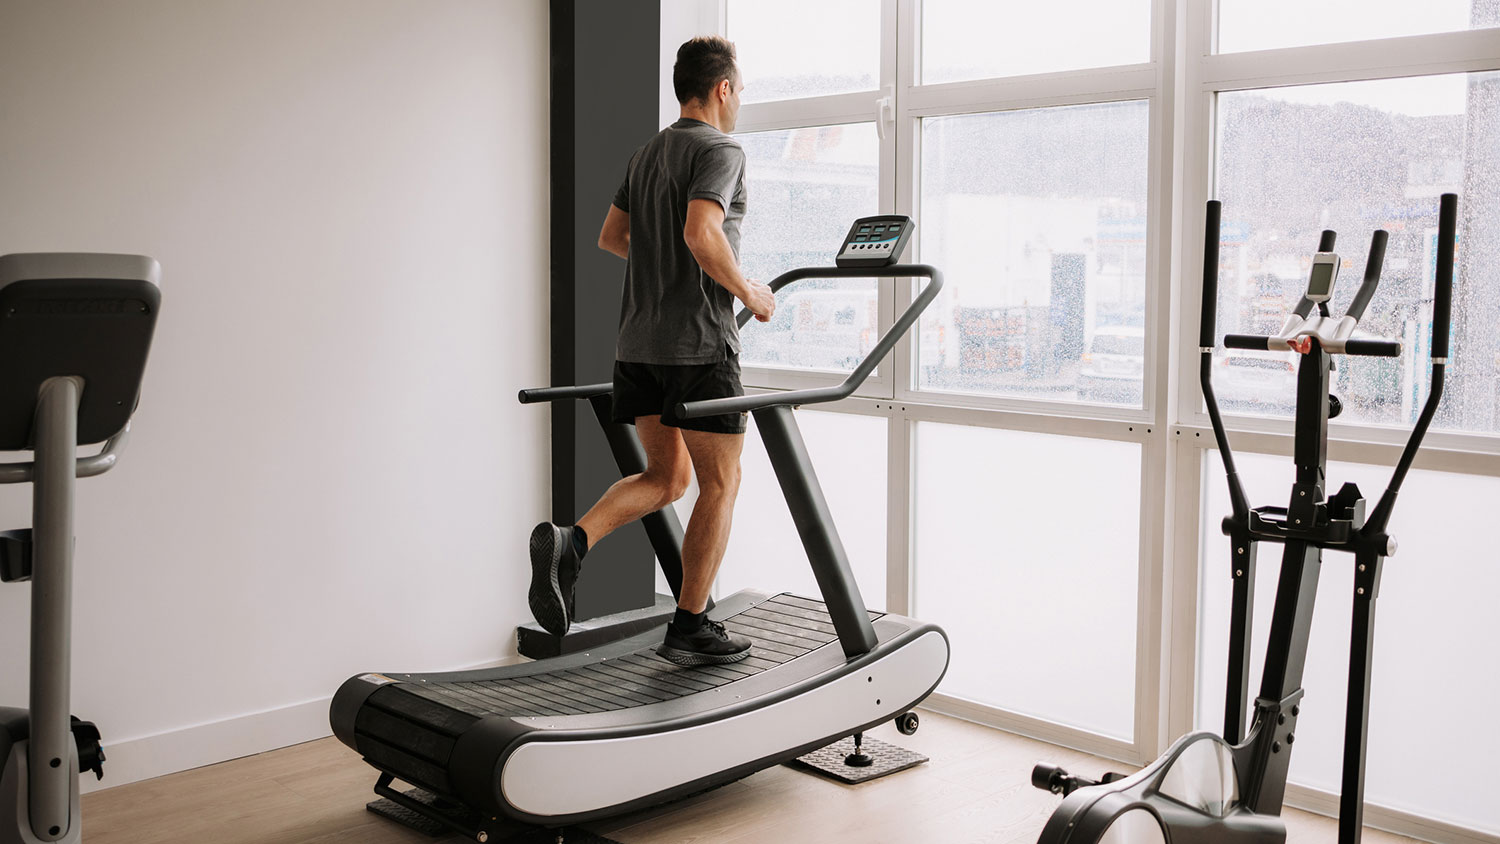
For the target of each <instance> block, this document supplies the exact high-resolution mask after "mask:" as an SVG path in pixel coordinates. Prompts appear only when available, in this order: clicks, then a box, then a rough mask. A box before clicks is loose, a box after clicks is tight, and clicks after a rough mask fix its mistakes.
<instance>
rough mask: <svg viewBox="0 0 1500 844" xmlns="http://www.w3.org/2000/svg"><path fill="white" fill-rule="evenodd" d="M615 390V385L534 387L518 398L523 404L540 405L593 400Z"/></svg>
mask: <svg viewBox="0 0 1500 844" xmlns="http://www.w3.org/2000/svg"><path fill="white" fill-rule="evenodd" d="M613 389H614V385H613V384H579V385H577V386H564V387H532V388H531V389H529V390H522V391H521V392H520V394H519V395H517V396H516V398H517V399H519V400H520V402H521V404H538V403H541V402H544V401H567V400H568V399H591V398H593V397H595V396H602V395H604V394H606V393H608V392H610V391H611V390H613Z"/></svg>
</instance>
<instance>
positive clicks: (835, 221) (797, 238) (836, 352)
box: [738, 123, 880, 371]
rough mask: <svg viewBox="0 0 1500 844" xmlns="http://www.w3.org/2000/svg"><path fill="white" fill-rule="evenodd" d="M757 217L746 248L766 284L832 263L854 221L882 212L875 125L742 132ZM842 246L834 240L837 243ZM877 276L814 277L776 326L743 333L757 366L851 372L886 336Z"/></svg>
mask: <svg viewBox="0 0 1500 844" xmlns="http://www.w3.org/2000/svg"><path fill="white" fill-rule="evenodd" d="M738 138H739V141H740V144H741V145H742V146H743V147H744V148H745V158H746V168H747V169H748V171H749V173H750V180H749V190H750V193H751V196H752V197H753V198H752V200H751V201H752V202H754V204H755V213H754V214H747V215H746V217H745V221H744V226H743V233H742V238H743V242H742V243H741V246H740V265H741V266H742V268H743V269H744V271H745V273H746V275H748V276H749V277H751V278H753V279H756V280H758V281H762V282H769V281H771V280H772V279H773V278H775V277H776V276H778V275H781V274H782V273H784V272H786V271H787V270H788V269H790V268H792V267H816V266H824V265H827V264H829V263H831V261H830V250H831V249H833V248H836V246H837V244H838V243H839V242H840V241H841V240H842V239H843V237H844V233H845V232H847V231H848V230H849V223H850V221H852V220H854V219H856V218H859V217H867V216H869V215H871V214H875V213H877V212H878V210H879V208H880V202H879V190H880V141H879V139H878V138H877V137H876V134H875V126H874V124H872V123H856V124H852V125H837V126H814V127H810V128H803V129H783V130H780V131H773V132H747V133H743V134H740V135H739V136H738ZM830 244H833V246H830ZM878 294H879V291H878V290H877V285H876V282H875V280H874V279H844V280H837V281H835V280H829V279H811V280H807V281H801V282H798V283H797V286H796V287H794V288H792V289H790V290H788V291H787V293H786V295H785V296H783V297H781V299H780V300H779V301H778V303H777V306H776V315H775V316H774V317H773V318H772V319H771V321H770V322H769V323H766V324H759V323H754V322H752V323H750V324H749V325H747V326H745V329H744V330H743V331H742V332H741V333H740V338H741V341H742V345H743V351H742V358H743V360H744V362H745V363H746V364H747V365H751V366H767V367H787V368H801V369H827V370H841V371H847V370H850V369H853V368H854V364H856V363H857V362H858V361H859V359H860V358H861V357H863V356H864V353H865V352H868V351H869V350H870V347H871V346H872V345H873V344H874V342H875V339H876V338H877V337H878V336H879V329H880V325H879V316H880V303H879V295H878Z"/></svg>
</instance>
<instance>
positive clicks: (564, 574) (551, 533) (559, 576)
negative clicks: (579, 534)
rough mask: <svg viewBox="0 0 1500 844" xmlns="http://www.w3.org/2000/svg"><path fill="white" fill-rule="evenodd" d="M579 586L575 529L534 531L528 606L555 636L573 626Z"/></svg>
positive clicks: (550, 526) (552, 527) (545, 524)
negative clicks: (574, 543)
mask: <svg viewBox="0 0 1500 844" xmlns="http://www.w3.org/2000/svg"><path fill="white" fill-rule="evenodd" d="M577 585H578V554H577V553H576V552H575V551H574V550H573V529H572V528H571V527H558V526H557V525H554V524H552V523H551V522H542V523H541V524H539V525H537V526H536V527H535V528H534V529H532V531H531V590H530V591H529V592H527V593H526V602H527V603H528V604H530V605H531V614H532V615H533V616H535V617H536V623H537V624H540V625H541V626H542V629H544V630H546V631H547V632H548V633H551V634H552V635H554V636H561V635H563V634H565V633H567V632H568V626H569V625H571V624H572V623H573V594H574V592H576V591H577V588H576V587H577Z"/></svg>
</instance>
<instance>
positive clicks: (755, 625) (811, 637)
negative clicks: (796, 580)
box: [735, 618, 838, 652]
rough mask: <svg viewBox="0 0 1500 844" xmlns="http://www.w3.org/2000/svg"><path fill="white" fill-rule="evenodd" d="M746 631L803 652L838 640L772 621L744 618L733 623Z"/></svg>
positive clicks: (834, 637)
mask: <svg viewBox="0 0 1500 844" xmlns="http://www.w3.org/2000/svg"><path fill="white" fill-rule="evenodd" d="M735 623H736V624H738V625H739V626H741V627H743V628H744V629H745V630H747V631H753V632H752V633H751V635H752V636H754V635H759V636H760V637H761V638H762V639H765V640H769V641H772V642H779V643H781V644H783V645H790V646H791V647H794V648H798V649H800V650H802V651H804V652H806V651H811V650H816V649H817V648H821V647H823V646H824V645H826V644H828V643H829V642H832V641H833V640H834V639H836V638H838V637H836V636H827V635H824V634H821V633H814V632H813V631H811V630H804V629H802V628H799V627H791V626H790V625H786V624H779V623H777V622H774V621H763V620H761V619H759V618H745V619H743V620H737V621H736V622H735Z"/></svg>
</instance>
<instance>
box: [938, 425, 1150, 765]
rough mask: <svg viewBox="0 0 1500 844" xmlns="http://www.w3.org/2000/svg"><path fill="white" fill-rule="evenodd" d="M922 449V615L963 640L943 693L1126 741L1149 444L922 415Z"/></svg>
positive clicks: (957, 643) (955, 643) (957, 641)
mask: <svg viewBox="0 0 1500 844" xmlns="http://www.w3.org/2000/svg"><path fill="white" fill-rule="evenodd" d="M916 449H917V451H916V459H917V463H916V531H917V535H916V550H917V558H916V575H915V592H916V605H917V612H916V615H917V617H918V618H921V619H922V620H924V621H931V622H934V623H936V624H938V625H941V626H942V627H943V628H944V629H945V630H946V631H947V632H948V638H949V640H950V641H951V642H952V647H953V658H952V664H951V665H950V666H949V668H948V676H947V677H946V678H945V679H944V680H943V683H942V686H941V687H940V689H939V691H942V692H943V693H945V694H950V695H954V696H957V697H961V698H965V699H968V700H973V701H977V702H979V703H983V704H987V705H990V706H996V707H1000V708H1003V709H1009V710H1012V711H1015V712H1021V713H1025V714H1027V715H1034V716H1036V717H1038V718H1045V719H1047V720H1049V721H1055V722H1058V723H1062V724H1068V725H1070V726H1075V727H1081V728H1083V729H1086V730H1091V731H1094V732H1097V733H1102V734H1104V735H1108V736H1114V737H1116V738H1120V739H1124V740H1126V741H1129V740H1130V738H1131V736H1132V734H1133V732H1134V713H1135V631H1136V596H1137V591H1138V589H1137V580H1138V576H1139V570H1140V565H1139V535H1140V534H1139V531H1140V497H1141V495H1140V479H1141V472H1140V461H1141V450H1140V446H1138V445H1136V444H1135V443H1118V442H1110V441H1107V440H1090V439H1079V438H1074V437H1062V436H1054V435H1050V434H1032V433H1022V432H1017V431H1004V430H995V429H989V428H972V427H964V426H959V425H945V424H939V423H934V422H922V423H919V424H918V425H917V427H916ZM1084 520H1087V521H1086V525H1085V522H1084Z"/></svg>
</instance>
